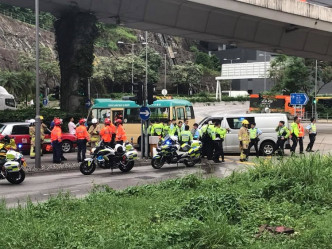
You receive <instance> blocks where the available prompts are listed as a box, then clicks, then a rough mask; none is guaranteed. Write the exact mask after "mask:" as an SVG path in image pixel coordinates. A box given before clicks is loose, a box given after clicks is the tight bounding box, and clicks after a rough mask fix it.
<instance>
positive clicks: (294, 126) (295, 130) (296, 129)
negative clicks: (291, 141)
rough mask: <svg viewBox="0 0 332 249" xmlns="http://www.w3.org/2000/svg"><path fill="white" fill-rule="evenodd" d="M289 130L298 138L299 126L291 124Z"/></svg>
mask: <svg viewBox="0 0 332 249" xmlns="http://www.w3.org/2000/svg"><path fill="white" fill-rule="evenodd" d="M291 128H292V130H291V133H292V134H294V135H295V136H297V137H298V136H299V133H300V130H299V126H298V124H297V123H295V122H293V123H292V124H291Z"/></svg>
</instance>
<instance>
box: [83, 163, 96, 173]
mask: <svg viewBox="0 0 332 249" xmlns="http://www.w3.org/2000/svg"><path fill="white" fill-rule="evenodd" d="M95 169H96V164H95V162H92V163H91V165H90V167H89V166H88V161H84V162H82V163H81V165H80V171H81V173H82V174H83V175H91V174H92V173H93V172H94V171H95Z"/></svg>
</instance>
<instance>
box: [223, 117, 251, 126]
mask: <svg viewBox="0 0 332 249" xmlns="http://www.w3.org/2000/svg"><path fill="white" fill-rule="evenodd" d="M244 119H246V120H248V121H249V123H250V124H252V123H255V118H254V117H246V118H243V117H238V118H227V122H228V125H229V128H231V129H240V128H241V126H242V121H243V120H244Z"/></svg>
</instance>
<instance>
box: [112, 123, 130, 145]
mask: <svg viewBox="0 0 332 249" xmlns="http://www.w3.org/2000/svg"><path fill="white" fill-rule="evenodd" d="M115 126H116V137H115V141H116V143H117V144H123V142H126V141H127V135H126V131H125V129H124V128H123V126H122V120H121V119H117V120H116V121H115Z"/></svg>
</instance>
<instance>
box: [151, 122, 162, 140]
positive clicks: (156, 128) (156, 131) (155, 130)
mask: <svg viewBox="0 0 332 249" xmlns="http://www.w3.org/2000/svg"><path fill="white" fill-rule="evenodd" d="M163 129H164V124H163V122H162V121H160V122H159V123H157V122H156V123H155V124H154V125H152V127H151V134H152V136H162V134H163Z"/></svg>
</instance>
